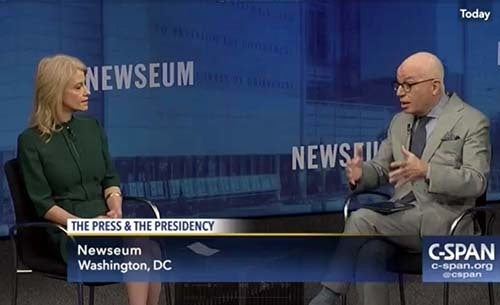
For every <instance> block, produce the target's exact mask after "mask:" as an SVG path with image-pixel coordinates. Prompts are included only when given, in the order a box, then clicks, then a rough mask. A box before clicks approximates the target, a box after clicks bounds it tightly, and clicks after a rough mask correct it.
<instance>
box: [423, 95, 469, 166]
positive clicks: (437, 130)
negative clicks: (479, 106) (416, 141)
mask: <svg viewBox="0 0 500 305" xmlns="http://www.w3.org/2000/svg"><path fill="white" fill-rule="evenodd" d="M462 109H463V102H462V101H461V100H460V99H459V98H458V97H457V96H456V95H455V94H453V95H452V96H451V98H450V100H449V101H448V103H447V104H446V106H445V108H444V109H443V113H441V115H440V116H439V118H438V121H437V123H436V126H435V127H434V130H433V131H432V133H431V135H430V136H429V138H428V139H427V143H426V145H425V148H424V152H423V153H422V160H424V161H426V162H429V160H430V159H431V157H432V155H434V152H435V151H436V149H437V148H438V146H439V144H441V139H442V138H443V136H444V135H445V134H446V133H447V132H448V131H450V130H451V129H452V128H453V127H454V126H455V124H456V123H457V121H458V120H459V119H460V118H461V117H462V116H461V115H458V113H457V112H459V111H461V110H462Z"/></svg>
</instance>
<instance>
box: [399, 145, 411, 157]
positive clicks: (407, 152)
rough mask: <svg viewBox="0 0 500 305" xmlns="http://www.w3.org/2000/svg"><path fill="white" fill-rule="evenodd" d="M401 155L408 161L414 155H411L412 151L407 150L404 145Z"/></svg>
mask: <svg viewBox="0 0 500 305" xmlns="http://www.w3.org/2000/svg"><path fill="white" fill-rule="evenodd" d="M401 153H402V154H403V156H404V157H405V158H406V159H408V158H409V157H411V156H412V155H413V154H412V153H411V151H409V150H408V149H406V147H405V146H404V145H403V146H401Z"/></svg>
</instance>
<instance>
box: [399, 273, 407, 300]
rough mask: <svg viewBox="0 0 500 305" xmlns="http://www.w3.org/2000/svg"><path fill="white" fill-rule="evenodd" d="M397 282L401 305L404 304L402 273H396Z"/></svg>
mask: <svg viewBox="0 0 500 305" xmlns="http://www.w3.org/2000/svg"><path fill="white" fill-rule="evenodd" d="M398 282H399V301H400V302H401V305H406V299H405V282H404V275H403V274H402V273H399V274H398Z"/></svg>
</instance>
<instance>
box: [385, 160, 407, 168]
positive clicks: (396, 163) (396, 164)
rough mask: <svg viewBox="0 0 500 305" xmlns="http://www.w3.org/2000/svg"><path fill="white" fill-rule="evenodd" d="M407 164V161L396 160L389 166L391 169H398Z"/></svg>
mask: <svg viewBox="0 0 500 305" xmlns="http://www.w3.org/2000/svg"><path fill="white" fill-rule="evenodd" d="M405 165H406V161H394V162H391V164H390V165H389V167H390V168H391V169H398V168H400V167H404V166H405Z"/></svg>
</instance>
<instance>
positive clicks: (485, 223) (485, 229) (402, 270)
mask: <svg viewBox="0 0 500 305" xmlns="http://www.w3.org/2000/svg"><path fill="white" fill-rule="evenodd" d="M361 195H376V196H380V197H382V198H383V199H384V200H388V199H390V198H391V196H390V195H388V194H386V193H382V192H378V191H362V192H353V193H352V194H350V195H349V196H348V197H347V198H346V200H345V204H344V220H345V221H347V218H348V217H349V213H350V211H351V210H352V206H351V204H352V202H353V201H354V200H355V199H356V200H357V197H359V196H361ZM487 203H488V201H487V200H486V191H485V192H484V194H482V195H481V196H480V197H479V198H477V199H476V206H475V207H473V208H469V209H467V210H465V211H463V212H462V213H461V214H460V215H459V216H458V217H456V218H455V219H454V221H453V222H452V224H451V226H450V229H449V230H448V232H449V235H454V234H455V230H456V228H457V227H458V225H459V224H460V223H461V221H462V220H463V219H465V218H466V217H467V216H471V217H472V219H473V221H474V223H475V225H476V226H477V227H478V228H479V229H480V233H481V234H480V235H481V236H486V235H491V233H492V224H493V221H494V220H495V213H494V211H493V209H492V208H490V207H488V206H487V205H486V204H487ZM387 267H388V271H390V272H394V273H398V282H399V299H400V302H401V305H406V299H405V292H404V274H413V275H421V274H422V253H417V252H409V251H405V250H404V249H400V251H398V252H397V254H396V255H395V256H394V257H391V258H390V260H389V264H388V266H387ZM488 298H489V304H490V305H494V304H495V299H494V290H493V283H488ZM342 302H343V303H342V304H343V305H345V297H344V298H343V300H342ZM448 304H449V283H444V287H443V305H448Z"/></svg>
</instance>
